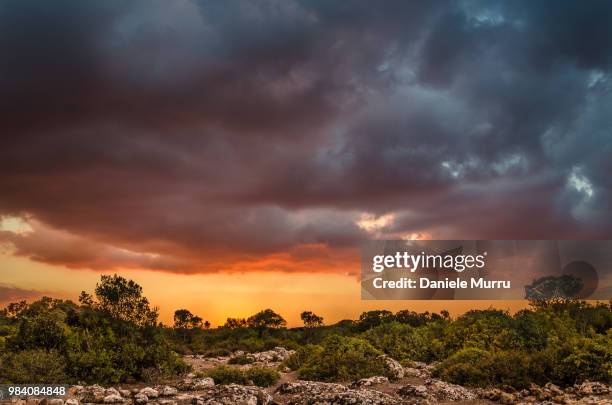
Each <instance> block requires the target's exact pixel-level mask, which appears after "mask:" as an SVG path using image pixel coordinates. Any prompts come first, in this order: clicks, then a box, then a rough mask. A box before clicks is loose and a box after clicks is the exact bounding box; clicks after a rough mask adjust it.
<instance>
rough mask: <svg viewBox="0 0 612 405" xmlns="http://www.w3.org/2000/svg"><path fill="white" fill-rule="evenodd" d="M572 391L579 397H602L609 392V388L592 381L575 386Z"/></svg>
mask: <svg viewBox="0 0 612 405" xmlns="http://www.w3.org/2000/svg"><path fill="white" fill-rule="evenodd" d="M574 391H575V392H576V394H578V395H581V396H588V395H604V394H608V393H610V392H611V390H610V387H609V386H607V385H606V384H603V383H600V382H592V381H585V382H583V383H582V384H579V385H575V386H574Z"/></svg>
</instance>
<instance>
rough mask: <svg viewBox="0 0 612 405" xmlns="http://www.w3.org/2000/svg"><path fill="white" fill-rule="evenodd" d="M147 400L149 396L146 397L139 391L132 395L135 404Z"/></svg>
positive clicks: (143, 402)
mask: <svg viewBox="0 0 612 405" xmlns="http://www.w3.org/2000/svg"><path fill="white" fill-rule="evenodd" d="M148 401H149V397H147V396H146V395H145V394H143V393H141V392H139V393H138V394H136V395H134V403H135V404H146V403H147V402H148Z"/></svg>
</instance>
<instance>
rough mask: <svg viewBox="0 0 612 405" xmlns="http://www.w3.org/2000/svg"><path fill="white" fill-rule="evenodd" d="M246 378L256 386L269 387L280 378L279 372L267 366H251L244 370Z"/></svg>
mask: <svg viewBox="0 0 612 405" xmlns="http://www.w3.org/2000/svg"><path fill="white" fill-rule="evenodd" d="M244 374H245V376H246V378H247V380H250V381H252V382H253V384H255V385H257V386H258V387H269V386H271V385H274V384H275V383H276V382H277V381H278V380H279V378H280V374H279V373H278V372H277V371H276V370H274V369H271V368H267V367H251V368H249V369H247V370H246V371H245V372H244Z"/></svg>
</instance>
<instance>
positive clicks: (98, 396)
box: [75, 384, 107, 404]
mask: <svg viewBox="0 0 612 405" xmlns="http://www.w3.org/2000/svg"><path fill="white" fill-rule="evenodd" d="M75 395H76V396H77V398H78V399H79V400H80V401H81V402H92V403H97V404H100V403H103V402H104V398H105V397H106V396H107V394H106V390H105V389H104V388H102V387H101V386H99V385H98V384H94V385H90V386H85V387H83V386H79V387H78V388H75Z"/></svg>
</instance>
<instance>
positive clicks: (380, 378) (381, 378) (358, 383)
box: [351, 375, 389, 388]
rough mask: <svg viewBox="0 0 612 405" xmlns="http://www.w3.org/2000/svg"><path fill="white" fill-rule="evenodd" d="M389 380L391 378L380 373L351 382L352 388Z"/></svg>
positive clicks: (384, 382) (369, 385)
mask: <svg viewBox="0 0 612 405" xmlns="http://www.w3.org/2000/svg"><path fill="white" fill-rule="evenodd" d="M388 382H389V379H388V378H387V377H384V376H381V375H378V376H374V377H368V378H362V379H361V380H358V381H355V382H354V383H352V384H351V388H361V387H371V386H372V385H378V384H387V383H388Z"/></svg>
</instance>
